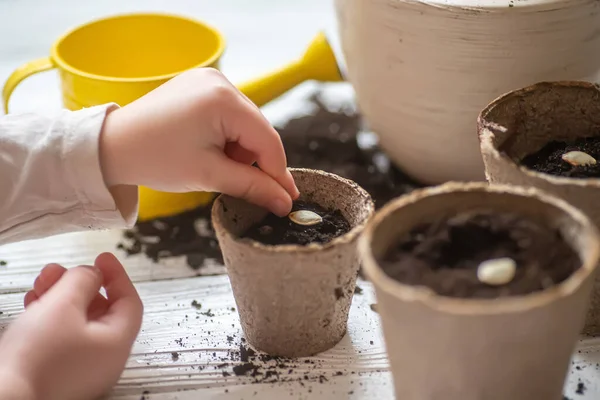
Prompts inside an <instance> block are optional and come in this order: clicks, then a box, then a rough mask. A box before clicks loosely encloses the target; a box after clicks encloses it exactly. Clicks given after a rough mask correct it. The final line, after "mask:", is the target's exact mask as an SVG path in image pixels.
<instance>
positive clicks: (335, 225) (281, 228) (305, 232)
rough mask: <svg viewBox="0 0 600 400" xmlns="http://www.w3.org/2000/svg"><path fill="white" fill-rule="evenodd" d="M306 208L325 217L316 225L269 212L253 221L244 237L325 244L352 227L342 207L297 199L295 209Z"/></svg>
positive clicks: (269, 241) (279, 242)
mask: <svg viewBox="0 0 600 400" xmlns="http://www.w3.org/2000/svg"><path fill="white" fill-rule="evenodd" d="M299 210H306V211H312V212H314V213H316V214H318V215H319V216H320V217H321V218H323V221H322V222H320V223H318V224H316V225H310V226H305V225H298V224H296V223H294V222H292V220H291V219H290V218H289V217H278V216H277V215H275V214H272V213H269V214H267V216H266V217H265V218H263V219H262V220H261V221H259V222H258V223H256V224H254V225H252V226H251V227H250V228H249V229H248V230H247V231H246V232H244V234H242V236H241V237H243V238H248V239H251V240H255V241H257V242H260V243H263V244H267V245H273V246H275V245H282V244H298V245H302V246H304V245H307V244H309V243H320V244H325V243H328V242H331V241H332V240H333V239H335V238H336V237H338V236H341V235H343V234H344V233H347V232H348V231H349V230H350V224H349V223H348V221H347V220H346V218H344V216H343V215H342V213H341V212H340V211H339V210H327V209H325V208H323V207H321V206H320V205H318V204H315V203H307V202H304V201H295V202H294V204H293V206H292V212H294V211H299Z"/></svg>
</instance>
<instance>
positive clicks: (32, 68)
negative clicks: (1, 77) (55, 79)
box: [2, 57, 54, 114]
mask: <svg viewBox="0 0 600 400" xmlns="http://www.w3.org/2000/svg"><path fill="white" fill-rule="evenodd" d="M52 68H54V63H53V62H52V60H51V59H50V57H44V58H38V59H37V60H33V61H30V62H28V63H27V64H23V65H21V66H20V67H19V68H17V69H16V70H15V71H14V72H13V73H12V74H11V75H10V76H9V77H8V79H7V81H6V83H5V84H4V88H3V89H2V104H3V106H4V113H5V114H8V102H9V100H10V95H11V94H12V93H13V91H14V90H15V88H16V87H17V86H18V85H19V83H21V82H22V81H23V80H24V79H25V78H28V77H30V76H31V75H33V74H37V73H39V72H44V71H48V70H51V69H52Z"/></svg>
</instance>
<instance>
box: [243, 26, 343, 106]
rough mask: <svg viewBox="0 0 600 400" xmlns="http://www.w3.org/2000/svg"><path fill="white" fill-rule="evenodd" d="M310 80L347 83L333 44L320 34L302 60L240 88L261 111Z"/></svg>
mask: <svg viewBox="0 0 600 400" xmlns="http://www.w3.org/2000/svg"><path fill="white" fill-rule="evenodd" d="M307 80H317V81H321V82H339V81H342V80H343V77H342V74H341V72H340V69H339V66H338V63H337V60H336V58H335V55H334V53H333V50H332V49H331V46H330V44H329V41H328V40H327V37H326V36H325V34H324V33H323V32H320V33H319V34H318V35H317V36H316V37H315V38H314V39H313V40H312V42H311V43H310V44H309V46H308V48H307V49H306V51H305V52H304V54H303V55H302V57H301V58H300V59H299V60H296V61H293V62H291V63H290V64H288V65H286V66H284V67H282V68H280V69H278V70H275V71H273V72H270V73H268V74H266V75H264V76H261V77H259V78H256V79H253V80H251V81H249V82H246V83H243V84H241V85H238V89H239V90H240V91H241V92H242V93H244V94H245V95H246V96H247V97H248V98H249V99H250V100H251V101H252V102H253V103H254V104H256V105H257V106H259V107H261V106H263V105H265V104H267V103H268V102H270V101H271V100H273V99H275V98H277V97H279V96H281V95H282V94H284V93H285V92H287V91H288V90H290V89H292V88H293V87H295V86H297V85H299V84H300V83H302V82H304V81H307Z"/></svg>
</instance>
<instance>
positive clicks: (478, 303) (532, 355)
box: [359, 182, 600, 400]
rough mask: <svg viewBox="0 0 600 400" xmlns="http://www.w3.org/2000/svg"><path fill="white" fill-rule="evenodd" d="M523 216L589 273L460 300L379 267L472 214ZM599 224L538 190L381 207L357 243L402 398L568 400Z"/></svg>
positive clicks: (432, 196) (463, 194)
mask: <svg viewBox="0 0 600 400" xmlns="http://www.w3.org/2000/svg"><path fill="white" fill-rule="evenodd" d="M481 207H486V208H491V209H494V210H498V211H511V212H518V213H521V214H522V215H525V216H528V217H530V218H532V219H534V220H538V221H540V222H545V223H546V224H550V225H551V226H554V227H557V228H558V229H560V231H561V232H562V233H563V234H564V236H565V238H566V241H567V242H568V244H569V245H571V246H572V247H573V249H574V250H575V251H576V252H577V253H578V254H579V255H580V257H581V261H582V267H581V268H580V269H578V270H577V271H576V272H575V273H574V274H573V275H572V276H571V277H570V278H568V279H567V280H566V281H564V282H562V283H561V284H559V285H557V286H555V287H553V288H551V289H547V290H545V291H542V292H538V293H534V294H529V295H526V296H515V297H505V298H500V299H458V298H450V297H443V296H439V295H437V294H435V293H434V292H433V291H432V290H430V289H429V288H426V287H419V286H410V285H406V284H402V283H399V282H398V281H396V280H393V279H391V278H390V277H388V276H387V275H386V274H385V272H384V271H383V270H382V269H381V267H380V266H379V264H378V261H377V260H379V259H381V257H383V256H384V254H385V253H386V251H387V249H389V247H390V246H392V245H394V243H395V242H396V240H398V238H399V236H400V235H402V234H404V233H406V232H408V231H410V230H411V229H412V228H413V227H415V226H416V225H418V224H420V223H424V222H428V221H429V222H433V221H434V220H436V219H437V218H439V217H442V216H451V215H453V214H455V213H457V212H461V211H468V210H470V209H472V208H481ZM598 240H599V237H598V233H597V231H596V228H595V226H594V224H593V223H592V222H591V221H590V220H589V219H588V218H587V217H586V216H585V215H584V214H583V213H581V212H580V211H579V210H577V209H576V208H574V207H572V206H570V205H569V204H567V203H566V202H564V201H563V200H560V199H557V198H555V197H550V196H549V195H546V194H544V193H543V192H541V191H537V190H535V189H523V188H518V187H512V186H502V185H499V186H494V185H491V186H488V185H487V184H486V183H483V182H482V183H468V184H461V183H449V184H446V185H442V186H439V187H434V188H429V189H423V190H418V191H415V192H413V193H411V194H409V195H406V196H403V197H401V198H399V199H396V200H394V201H392V202H391V203H389V204H388V205H386V206H385V207H383V208H382V209H381V210H380V211H379V212H378V213H377V214H376V216H375V217H374V218H373V219H372V221H371V222H370V223H369V224H368V226H367V228H366V229H365V232H364V234H363V237H362V238H361V240H360V243H359V251H360V255H361V259H362V262H363V269H364V271H365V273H366V275H367V276H368V278H369V279H370V280H371V281H372V282H373V284H374V285H375V291H376V295H377V302H378V312H379V314H380V315H381V321H382V325H383V333H384V337H385V342H386V347H387V350H388V355H389V359H390V365H391V369H392V373H393V376H394V385H395V390H396V398H397V399H402V400H438V399H440V400H441V399H443V400H482V399H485V400H508V399H510V400H534V399H536V400H537V399H539V400H541V399H544V400H561V399H562V389H563V382H564V379H565V376H566V373H567V369H568V366H569V362H570V357H571V354H572V352H573V350H574V347H575V344H576V342H577V339H578V334H579V331H580V329H581V326H582V323H583V319H584V315H585V309H586V306H587V303H588V296H589V293H590V289H591V287H592V283H593V276H594V273H595V270H596V265H597V263H598V257H599V254H600V248H599V244H598Z"/></svg>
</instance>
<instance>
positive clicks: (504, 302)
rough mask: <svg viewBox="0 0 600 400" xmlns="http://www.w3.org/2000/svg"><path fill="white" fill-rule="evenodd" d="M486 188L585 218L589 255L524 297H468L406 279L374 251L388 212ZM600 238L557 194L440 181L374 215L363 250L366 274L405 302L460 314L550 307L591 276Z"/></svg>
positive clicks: (379, 286)
mask: <svg viewBox="0 0 600 400" xmlns="http://www.w3.org/2000/svg"><path fill="white" fill-rule="evenodd" d="M461 192H462V193H465V192H467V193H468V192H480V193H481V192H486V193H489V194H491V195H493V194H494V193H496V194H504V193H507V194H511V195H517V196H525V197H529V198H534V199H537V200H538V201H541V202H543V203H546V204H548V205H550V206H553V207H555V208H557V209H559V210H561V211H562V212H564V213H565V214H567V215H568V216H569V218H571V219H573V220H575V221H577V222H578V223H580V224H581V225H582V226H583V227H584V228H585V229H586V230H587V231H588V232H589V234H590V235H591V236H592V239H593V240H592V241H590V242H591V244H592V245H591V246H590V248H589V249H587V251H586V254H584V260H583V264H582V266H581V267H580V268H579V269H578V270H577V271H575V272H574V273H573V274H572V275H571V276H570V277H569V278H567V279H566V280H565V281H563V282H561V283H560V284H558V285H556V286H553V287H552V288H549V289H546V290H543V291H539V292H534V293H531V294H528V295H524V296H511V297H503V298H496V299H463V298H453V297H448V296H442V295H439V294H437V293H435V292H434V291H433V290H432V289H430V288H428V287H426V286H413V285H407V284H404V283H400V282H398V281H396V280H394V279H392V278H391V277H389V276H388V275H387V274H386V273H385V272H384V271H383V270H382V269H381V267H380V266H379V264H378V263H377V261H376V260H375V257H374V256H373V253H372V251H371V246H370V243H371V240H372V238H373V233H374V231H375V230H376V229H377V227H378V226H379V225H380V224H381V222H382V221H383V220H385V219H386V218H387V217H388V216H390V215H392V214H394V213H396V212H398V211H399V210H400V209H402V208H403V207H404V206H407V205H409V204H413V203H415V202H418V201H420V200H421V199H424V198H427V197H434V196H438V195H444V194H451V193H461ZM599 240H600V237H599V234H598V231H597V229H596V227H595V225H594V224H593V223H592V222H591V221H590V220H589V218H588V217H586V216H585V215H584V214H583V212H581V211H579V210H578V209H576V208H575V207H573V206H571V205H570V204H568V203H567V202H566V201H564V200H561V199H559V198H556V197H554V196H551V195H549V194H547V193H545V192H543V191H540V190H538V189H534V188H524V187H518V186H511V185H496V184H492V185H489V184H488V183H486V182H473V183H461V182H449V183H446V184H443V185H440V186H436V187H432V188H425V189H417V190H415V191H413V192H412V193H410V194H408V195H405V196H402V197H400V198H397V199H395V200H393V201H391V202H390V203H388V204H387V205H385V206H384V207H383V208H382V209H381V210H380V211H378V212H377V213H376V214H375V216H374V217H373V218H372V219H371V221H370V222H369V224H368V225H367V227H366V228H365V232H364V233H363V235H362V237H361V238H360V240H359V245H358V248H359V254H360V257H361V261H362V264H363V269H364V271H365V274H366V275H367V277H368V278H369V280H371V281H372V282H373V283H374V284H375V286H376V288H377V289H378V290H381V291H384V292H386V293H387V294H388V295H390V296H393V297H395V298H397V299H399V300H400V301H403V302H421V303H423V304H424V305H426V306H427V307H429V308H432V309H437V310H438V311H440V312H445V313H450V314H456V315H492V314H506V313H513V312H523V311H526V310H530V309H535V308H539V307H544V306H546V305H547V304H550V303H552V302H553V301H555V300H556V299H557V298H561V297H567V296H569V295H571V294H573V293H574V292H576V291H577V290H578V289H579V287H580V286H581V284H582V283H583V282H584V281H585V280H586V279H588V278H589V277H590V275H591V274H593V273H594V272H595V270H596V267H597V265H598V257H599V256H600V243H599Z"/></svg>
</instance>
